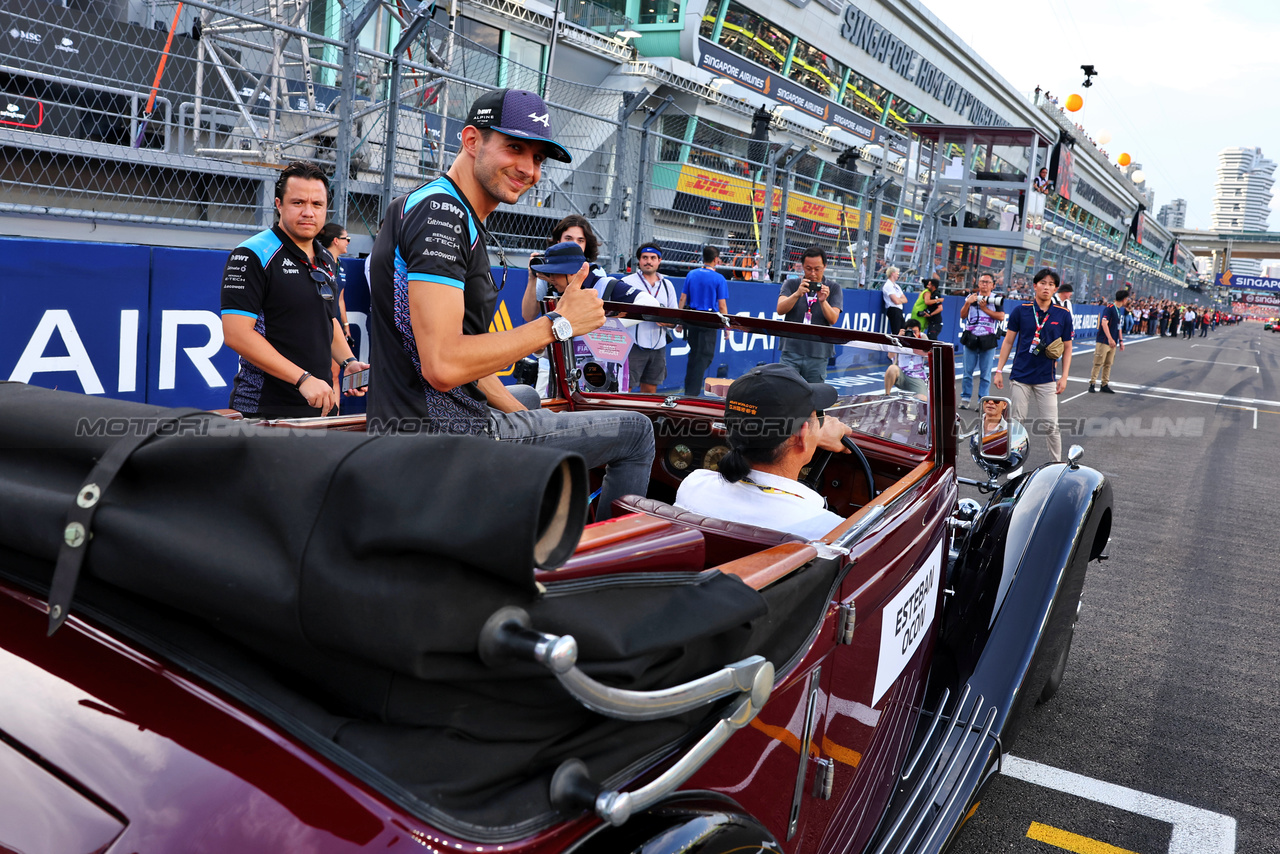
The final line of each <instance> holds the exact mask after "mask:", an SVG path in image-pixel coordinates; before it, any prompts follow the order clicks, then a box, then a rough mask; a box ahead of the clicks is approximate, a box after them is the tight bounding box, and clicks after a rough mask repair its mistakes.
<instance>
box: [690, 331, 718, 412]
mask: <svg viewBox="0 0 1280 854" xmlns="http://www.w3.org/2000/svg"><path fill="white" fill-rule="evenodd" d="M684 340H685V341H687V342H689V361H688V362H687V364H686V367H685V369H684V393H685V394H686V395H687V396H689V397H697V396H698V395H700V394H702V381H703V380H704V379H705V378H706V376H707V368H709V367H711V360H712V359H714V358H715V353H716V344H717V343H718V342H719V340H720V330H719V329H706V328H703V327H701V326H686V327H685V328H684Z"/></svg>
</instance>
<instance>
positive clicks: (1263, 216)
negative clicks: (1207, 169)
mask: <svg viewBox="0 0 1280 854" xmlns="http://www.w3.org/2000/svg"><path fill="white" fill-rule="evenodd" d="M1275 172H1276V164H1275V161H1272V160H1268V159H1267V158H1265V157H1263V156H1262V149H1261V148H1224V149H1223V150H1222V151H1219V152H1218V180H1217V181H1216V182H1215V183H1214V185H1213V216H1212V225H1213V229H1214V230H1215V231H1266V230H1267V217H1268V215H1269V214H1270V213H1271V196H1272V193H1271V187H1272V185H1274V184H1275V177H1274V176H1275ZM1231 270H1232V272H1235V273H1243V274H1245V275H1253V276H1256V275H1258V273H1259V272H1260V270H1261V263H1260V262H1258V261H1255V260H1249V259H1240V260H1236V259H1232V261H1231Z"/></svg>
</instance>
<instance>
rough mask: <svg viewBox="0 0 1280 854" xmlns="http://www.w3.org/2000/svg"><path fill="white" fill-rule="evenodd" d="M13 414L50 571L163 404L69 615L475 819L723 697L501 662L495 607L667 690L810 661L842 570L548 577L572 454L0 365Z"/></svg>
mask: <svg viewBox="0 0 1280 854" xmlns="http://www.w3.org/2000/svg"><path fill="white" fill-rule="evenodd" d="M0 413H2V414H3V417H0V572H4V573H5V574H7V575H9V576H10V577H12V576H14V575H15V574H16V575H19V576H20V580H21V581H22V582H23V583H25V584H27V585H28V586H31V587H34V588H36V589H37V590H40V591H45V590H47V589H48V587H49V585H50V584H51V582H52V579H53V574H54V565H55V562H56V561H57V560H58V557H59V552H60V549H64V548H65V547H64V545H63V544H64V537H65V529H66V526H67V521H68V518H69V514H70V513H71V511H72V508H73V506H74V505H75V502H76V499H77V496H78V495H79V494H80V493H81V490H82V487H84V485H85V483H86V480H87V479H88V478H89V477H90V473H91V472H92V471H93V470H94V467H95V465H97V464H98V462H99V461H100V460H102V459H104V458H105V455H107V454H108V452H109V450H110V449H111V447H112V446H113V444H114V443H117V442H120V441H125V440H127V438H128V437H129V436H130V435H132V434H134V433H136V431H138V430H143V431H145V430H151V431H153V432H156V430H155V425H157V424H160V423H162V422H163V426H162V428H161V429H160V430H159V431H158V433H157V435H155V436H154V437H153V438H150V439H148V440H147V441H146V442H144V443H142V444H141V446H140V447H139V448H138V449H137V450H136V451H134V452H133V453H132V454H131V455H129V457H128V459H127V461H126V462H125V463H124V464H123V466H122V467H121V468H120V470H119V472H118V474H117V475H116V476H115V477H114V478H113V479H112V480H110V482H109V483H106V484H105V485H103V486H102V489H101V498H100V499H99V503H98V506H97V507H96V508H95V513H94V515H93V517H92V522H91V525H90V531H89V533H91V534H92V536H91V538H89V539H88V540H87V542H86V543H85V544H84V545H83V546H81V547H80V548H82V549H83V550H84V555H83V567H82V571H81V576H80V579H79V580H78V582H77V583H76V586H75V593H74V596H73V597H72V599H71V602H70V610H71V613H73V614H74V613H76V612H77V608H83V609H84V611H85V613H86V615H87V616H89V617H90V618H92V617H93V615H94V614H109V615H111V617H112V619H111V623H112V625H113V626H114V627H117V628H118V627H120V626H125V627H126V628H125V632H126V633H130V632H129V629H128V627H132V628H134V629H136V633H134V640H135V641H136V642H141V643H146V641H147V640H148V639H153V640H154V639H156V638H159V639H162V640H163V647H164V651H165V653H167V654H168V655H169V656H170V657H171V658H173V659H174V660H176V661H177V663H178V664H180V665H181V664H182V663H183V662H184V660H185V661H189V662H196V663H199V665H200V666H199V667H195V668H193V669H195V670H196V671H197V672H199V673H202V674H209V673H213V674H215V678H214V680H213V681H215V682H217V683H218V684H220V685H221V686H222V687H224V688H225V689H227V690H229V691H231V693H233V694H235V695H237V696H239V697H241V698H242V699H246V700H247V701H248V702H250V703H252V704H253V705H255V707H256V708H258V709H259V710H264V711H265V712H266V713H267V714H269V715H271V716H273V717H274V718H275V719H276V720H277V721H279V722H280V723H281V724H282V725H284V726H285V727H286V728H287V729H289V730H290V731H292V732H294V733H295V734H296V733H302V734H303V736H304V740H305V739H306V738H311V739H313V740H322V741H325V742H328V743H329V744H330V745H337V747H339V748H341V749H340V750H338V751H326V752H330V753H331V755H333V754H335V753H336V755H338V757H339V759H340V760H343V759H344V758H345V759H346V760H349V761H347V763H346V764H348V767H350V768H352V769H353V770H354V771H356V772H357V773H359V774H362V775H363V776H364V777H365V779H366V780H368V781H370V782H371V783H373V784H374V785H375V786H378V787H379V788H381V789H382V790H383V791H384V792H385V793H387V794H389V795H390V796H392V797H395V798H397V799H399V800H400V801H402V802H403V803H406V804H407V805H409V806H410V807H411V808H413V809H415V810H416V811H417V812H419V814H421V815H422V816H423V817H424V818H425V819H426V820H428V821H430V822H432V823H433V824H435V825H436V826H438V827H440V828H441V829H442V830H445V831H446V832H450V833H454V834H456V835H459V836H461V837H463V838H467V839H473V840H475V841H478V842H488V843H493V842H501V841H505V840H511V839H516V838H519V837H521V836H525V835H528V834H529V833H531V832H534V831H536V830H538V829H541V828H543V827H546V826H549V825H550V824H552V823H554V822H555V821H557V820H560V819H561V818H562V816H559V815H557V813H556V812H555V810H554V808H553V807H552V806H551V803H550V800H549V797H548V794H547V790H548V785H549V782H550V777H551V774H552V773H553V772H554V771H555V769H556V767H557V766H558V765H559V764H560V763H562V762H563V761H565V760H566V759H569V758H578V759H582V760H583V761H585V762H586V764H587V766H588V768H589V769H590V771H591V776H592V778H593V779H595V780H597V781H600V782H602V783H605V782H610V781H612V782H613V783H615V784H616V783H621V782H625V781H626V780H627V779H629V777H630V776H631V775H633V774H634V773H635V771H636V769H637V767H638V765H637V763H642V762H644V761H647V760H648V759H649V758H652V757H656V756H659V755H661V754H662V753H663V752H666V751H669V750H670V748H671V747H673V746H675V745H677V744H679V743H680V742H682V741H685V740H688V739H689V738H692V737H696V735H697V734H698V733H699V731H700V728H701V727H703V726H705V722H706V720H707V719H708V717H709V714H710V712H711V711H713V710H703V711H698V712H691V713H687V714H685V715H681V716H677V717H674V718H669V719H666V720H660V721H652V722H644V723H626V722H622V721H617V720H612V719H608V718H605V717H602V716H600V715H597V714H595V713H594V712H590V711H588V710H586V709H584V708H583V707H582V706H580V705H579V704H578V703H577V702H575V701H574V700H573V699H572V698H571V697H569V696H568V694H567V693H565V691H564V690H563V689H562V688H561V687H560V685H559V684H558V683H557V682H556V681H555V679H554V678H553V677H552V676H551V675H550V674H548V672H547V671H546V670H545V669H543V668H541V667H539V666H537V665H535V664H531V663H522V662H516V663H512V664H509V665H504V666H502V667H498V668H490V667H487V666H486V665H485V664H483V663H482V662H481V661H480V659H479V657H478V655H477V639H478V637H479V634H480V629H481V627H482V626H483V624H484V622H485V620H486V619H488V618H489V616H490V615H492V614H493V613H494V612H495V611H496V610H498V609H499V608H503V607H505V606H511V605H514V606H519V607H521V608H523V609H525V610H526V611H527V612H528V613H529V615H530V616H531V618H532V621H533V625H534V627H535V628H536V629H538V630H540V631H544V632H549V633H552V634H569V635H573V636H574V638H575V639H576V640H577V641H578V646H579V650H580V653H579V667H581V668H582V670H583V671H584V672H586V673H587V674H589V675H590V676H592V677H594V678H596V679H598V680H600V681H602V682H605V683H608V684H610V685H614V686H618V687H624V688H632V689H654V688H660V687H667V686H670V685H674V684H678V683H681V682H684V681H687V680H689V679H692V678H696V677H698V676H701V675H704V674H706V673H708V672H711V671H713V670H715V669H717V668H719V667H721V666H723V665H725V664H728V663H730V662H733V661H737V660H739V659H742V658H744V657H745V656H748V655H753V654H760V655H763V656H764V657H766V658H767V659H769V660H770V661H772V662H774V664H775V665H777V666H778V667H781V666H782V665H783V664H784V663H786V662H789V661H792V660H794V658H795V657H796V656H797V654H798V653H800V652H802V651H803V650H802V647H803V646H804V645H805V643H806V641H807V639H809V637H810V636H811V630H812V629H813V627H814V626H816V625H817V623H818V621H819V620H820V619H821V617H822V614H823V612H824V610H825V606H826V602H827V597H828V595H829V592H830V587H831V585H832V583H833V581H834V578H835V573H836V571H837V569H836V567H835V565H834V563H835V562H823V565H822V566H821V567H815V568H814V571H806V572H801V573H795V574H793V575H792V576H790V577H789V578H788V580H787V581H786V582H784V583H781V584H777V585H774V586H773V587H771V588H770V589H769V590H767V591H764V592H763V593H762V592H758V591H755V590H752V589H750V588H748V587H747V586H746V585H744V584H742V583H741V581H739V580H738V579H737V578H735V577H732V576H728V575H722V574H721V573H719V572H715V571H713V570H711V571H689V570H688V569H687V568H684V569H682V571H680V572H671V573H650V574H648V575H641V576H637V575H636V574H629V575H625V576H624V575H619V576H616V577H611V576H607V575H606V576H604V577H602V578H598V579H593V580H591V581H590V582H582V581H578V582H573V581H568V582H559V583H550V584H546V585H538V584H537V583H535V580H534V570H535V567H549V566H554V565H558V564H559V563H561V562H563V561H564V560H565V559H566V558H567V557H568V556H569V555H570V554H571V553H572V551H573V548H574V547H575V545H576V544H577V541H578V538H579V535H580V533H581V529H582V519H583V515H584V509H583V508H584V507H585V493H586V473H585V469H584V466H583V462H582V460H581V458H580V457H578V456H577V455H575V454H570V453H565V452H561V451H556V450H550V449H546V448H536V447H528V446H514V445H506V444H501V443H497V442H493V441H490V440H487V439H483V438H473V437H457V436H389V437H377V438H375V437H369V436H365V435H363V434H353V433H346V432H338V431H326V430H310V431H302V430H290V429H282V428H271V427H253V426H249V425H245V424H243V423H237V422H233V421H229V420H227V419H224V418H221V417H220V416H217V415H213V414H209V413H199V412H186V413H183V412H180V411H177V410H170V409H164V408H160V407H152V406H144V405H140V404H132V403H125V402H121V401H114V400H106V399H101V398H95V397H88V396H84V395H75V394H68V393H62V392H56V391H48V390H45V389H39V388H35V387H32V386H27V385H23V384H19V383H0ZM174 418H180V420H178V421H174V422H170V421H169V420H168V419H174ZM566 510H567V512H566ZM192 618H195V619H194V620H193V619H192Z"/></svg>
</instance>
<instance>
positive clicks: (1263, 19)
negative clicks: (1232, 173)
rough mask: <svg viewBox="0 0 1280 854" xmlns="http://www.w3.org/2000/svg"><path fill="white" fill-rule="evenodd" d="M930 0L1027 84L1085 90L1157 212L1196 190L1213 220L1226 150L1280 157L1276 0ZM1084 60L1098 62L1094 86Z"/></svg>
mask: <svg viewBox="0 0 1280 854" xmlns="http://www.w3.org/2000/svg"><path fill="white" fill-rule="evenodd" d="M922 2H923V3H924V5H925V6H926V7H927V8H928V9H929V11H931V12H932V13H933V14H934V15H936V16H937V17H938V18H939V19H940V20H941V21H942V22H943V23H944V24H946V25H947V26H948V27H949V28H950V29H951V30H952V31H954V32H955V33H956V34H957V35H959V36H960V37H961V38H962V39H964V40H965V41H966V42H968V43H969V45H970V46H972V47H973V48H974V49H975V50H976V51H977V52H978V53H979V54H980V55H981V56H982V57H983V59H985V60H986V61H987V63H988V64H990V65H991V66H992V67H993V68H995V69H996V71H998V72H999V73H1000V74H1001V75H1003V76H1004V78H1005V79H1006V80H1008V81H1009V82H1010V83H1012V84H1013V85H1014V86H1015V87H1017V88H1018V89H1020V90H1022V91H1024V92H1026V93H1028V94H1030V93H1031V91H1032V90H1034V89H1035V87H1036V86H1037V85H1038V86H1040V87H1041V88H1042V89H1047V90H1048V91H1050V92H1052V93H1054V95H1057V96H1059V100H1060V102H1065V100H1066V96H1067V95H1070V94H1072V93H1076V94H1079V95H1081V96H1083V97H1084V99H1085V106H1084V108H1083V109H1082V110H1080V111H1079V112H1078V113H1076V114H1075V115H1076V120H1077V121H1078V122H1080V123H1081V124H1083V125H1084V126H1085V128H1086V129H1087V130H1088V131H1089V134H1090V135H1091V136H1093V137H1094V138H1095V139H1096V138H1097V137H1098V135H1099V132H1100V131H1102V130H1106V131H1109V132H1110V133H1111V137H1112V139H1111V142H1110V143H1108V144H1106V145H1104V146H1102V147H1103V148H1105V149H1106V150H1107V152H1108V153H1109V154H1110V155H1111V159H1112V161H1113V162H1114V161H1115V159H1116V158H1117V157H1119V155H1120V153H1121V152H1128V153H1129V155H1130V156H1131V157H1132V158H1133V159H1134V160H1135V161H1137V162H1139V163H1141V164H1142V167H1143V171H1144V172H1145V173H1146V175H1147V181H1148V182H1149V183H1150V185H1151V187H1152V189H1153V190H1154V191H1155V197H1156V199H1155V200H1156V210H1157V211H1158V210H1159V208H1160V206H1161V205H1163V204H1165V203H1166V202H1168V201H1170V200H1172V199H1175V198H1184V199H1186V200H1187V225H1188V227H1191V228H1208V227H1209V216H1210V213H1211V211H1212V205H1213V182H1214V178H1215V174H1214V173H1215V170H1216V168H1217V154H1218V152H1219V151H1221V150H1222V149H1224V148H1228V147H1231V146H1249V147H1254V146H1258V147H1261V148H1262V152H1263V154H1264V155H1266V156H1267V157H1268V158H1270V159H1272V160H1275V161H1277V162H1280V97H1277V95H1276V86H1277V83H1280V50H1277V49H1276V48H1275V46H1276V45H1277V44H1280V3H1277V2H1275V0H1269V2H1246V1H1245V0H1239V2H1232V0H1223V2H1209V0H987V2H983V3H974V2H973V0H922ZM1085 63H1088V64H1091V65H1093V66H1095V68H1096V69H1097V71H1098V76H1097V77H1096V78H1094V81H1095V82H1094V86H1093V87H1092V88H1091V89H1084V88H1082V87H1081V86H1080V84H1081V82H1082V81H1083V80H1084V75H1083V74H1082V73H1081V71H1080V66H1081V65H1082V64H1085ZM1277 177H1278V178H1280V173H1278V174H1277ZM1278 186H1280V185H1278ZM1272 207H1273V209H1274V208H1277V207H1280V202H1273V204H1272ZM1155 212H1156V211H1152V213H1153V214H1154V213H1155ZM1270 228H1271V230H1273V231H1280V213H1277V212H1274V211H1273V213H1272V216H1271V221H1270Z"/></svg>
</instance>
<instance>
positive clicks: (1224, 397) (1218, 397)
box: [1068, 377, 1280, 406]
mask: <svg viewBox="0 0 1280 854" xmlns="http://www.w3.org/2000/svg"><path fill="white" fill-rule="evenodd" d="M1068 379H1069V380H1071V381H1072V382H1077V383H1087V382H1088V381H1089V379H1088V377H1068ZM1111 387H1112V388H1117V389H1132V391H1130V392H1129V393H1130V394H1138V393H1142V392H1160V393H1162V394H1172V395H1181V396H1182V397H1192V398H1197V397H1198V398H1204V399H1205V400H1207V401H1209V402H1211V403H1220V402H1222V401H1230V402H1231V403H1251V404H1256V405H1260V406H1280V400H1260V399H1258V398H1256V397H1233V396H1231V395H1228V394H1210V393H1209V392H1206V391H1188V390H1186V389H1180V388H1163V387H1161V386H1149V385H1135V384H1134V383H1117V382H1113V383H1111ZM1171 399H1176V398H1171Z"/></svg>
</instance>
